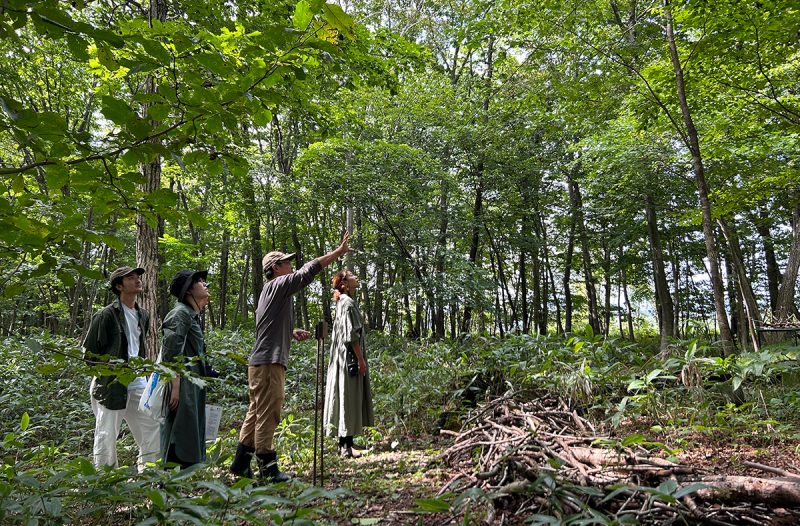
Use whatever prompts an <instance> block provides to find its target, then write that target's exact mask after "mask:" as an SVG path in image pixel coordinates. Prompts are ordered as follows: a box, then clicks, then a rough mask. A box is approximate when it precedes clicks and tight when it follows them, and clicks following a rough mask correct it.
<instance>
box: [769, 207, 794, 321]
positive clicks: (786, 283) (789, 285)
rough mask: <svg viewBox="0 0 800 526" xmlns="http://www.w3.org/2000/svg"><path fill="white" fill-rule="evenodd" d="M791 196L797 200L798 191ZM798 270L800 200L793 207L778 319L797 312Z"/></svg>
mask: <svg viewBox="0 0 800 526" xmlns="http://www.w3.org/2000/svg"><path fill="white" fill-rule="evenodd" d="M791 197H792V198H793V199H795V200H796V199H797V197H798V196H797V193H796V192H792V193H791ZM798 270H800V202H798V203H796V204H795V205H794V207H793V208H792V248H791V250H790V251H789V259H788V261H787V262H786V272H784V273H783V279H782V280H781V285H780V287H779V288H778V301H777V302H776V305H775V312H774V316H775V319H777V320H780V321H784V320H787V319H788V318H789V315H790V314H792V313H794V312H797V308H796V305H795V303H794V295H795V290H796V288H797V274H798Z"/></svg>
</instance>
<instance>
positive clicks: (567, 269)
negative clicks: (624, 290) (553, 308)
mask: <svg viewBox="0 0 800 526" xmlns="http://www.w3.org/2000/svg"><path fill="white" fill-rule="evenodd" d="M576 223H577V221H576V220H575V215H574V214H570V224H569V236H568V238H567V250H566V253H565V255H564V279H563V285H564V333H565V334H571V333H572V291H571V289H570V279H571V274H572V257H573V252H574V250H575V224H576Z"/></svg>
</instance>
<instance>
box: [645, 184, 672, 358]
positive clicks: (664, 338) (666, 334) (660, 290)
mask: <svg viewBox="0 0 800 526" xmlns="http://www.w3.org/2000/svg"><path fill="white" fill-rule="evenodd" d="M644 202H645V215H646V216H647V237H648V240H649V242H650V258H651V260H652V262H653V281H654V282H655V297H656V309H657V310H658V321H659V333H660V335H661V345H660V347H661V350H662V351H664V350H665V349H666V348H667V345H668V343H669V338H670V337H671V336H672V335H673V334H674V332H675V331H674V329H675V328H674V326H673V323H674V320H675V314H674V305H673V303H672V295H671V294H670V290H669V285H668V283H667V273H666V271H665V269H664V253H663V251H662V250H661V236H660V234H659V230H658V220H657V218H656V207H655V202H654V200H653V196H652V195H651V194H649V193H648V194H646V195H645V199H644Z"/></svg>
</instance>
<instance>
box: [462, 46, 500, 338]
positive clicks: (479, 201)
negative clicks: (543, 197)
mask: <svg viewBox="0 0 800 526" xmlns="http://www.w3.org/2000/svg"><path fill="white" fill-rule="evenodd" d="M494 43H495V42H494V37H490V38H489V43H488V48H487V53H486V79H485V80H486V89H487V94H486V96H485V97H484V99H483V113H482V114H481V120H482V121H483V122H484V123H485V122H486V121H487V120H488V113H489V102H490V100H491V90H492V85H491V83H492V76H493V74H494ZM484 163H485V155H484V153H483V152H480V153H479V154H478V161H477V163H476V164H475V168H474V171H473V175H474V180H475V201H474V204H473V206H472V235H471V236H470V244H469V262H470V263H472V264H473V265H475V264H476V263H477V261H478V249H479V247H480V231H481V225H482V223H483V217H482V216H483V171H484ZM471 320H472V308H471V307H470V306H469V305H467V306H465V307H464V317H463V319H462V321H461V332H462V333H466V332H469V327H470V322H471Z"/></svg>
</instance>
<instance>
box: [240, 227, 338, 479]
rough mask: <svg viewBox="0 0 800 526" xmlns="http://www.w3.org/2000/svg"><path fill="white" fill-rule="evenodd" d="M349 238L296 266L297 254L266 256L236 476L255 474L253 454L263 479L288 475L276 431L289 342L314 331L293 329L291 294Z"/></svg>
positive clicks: (279, 416)
mask: <svg viewBox="0 0 800 526" xmlns="http://www.w3.org/2000/svg"><path fill="white" fill-rule="evenodd" d="M348 239H349V234H347V233H345V234H344V236H343V237H342V242H341V244H340V245H339V246H338V247H337V248H336V249H334V250H332V251H331V252H328V253H327V254H325V255H323V256H319V257H318V258H316V259H312V260H311V261H309V262H308V263H306V264H305V265H303V266H302V267H300V268H299V269H298V270H294V271H293V270H292V260H293V259H294V256H295V255H294V254H284V253H283V252H270V253H269V254H267V255H266V256H264V259H263V261H262V265H263V267H264V274H265V275H266V277H267V282H266V283H265V284H264V288H263V289H262V291H261V296H260V297H259V299H258V308H257V309H256V343H255V345H254V347H253V351H252V352H251V353H250V359H249V360H248V367H247V383H248V388H249V395H250V405H249V406H248V408H247V415H246V416H245V419H244V422H243V423H242V428H241V430H240V431H239V445H238V446H237V448H236V455H235V456H234V458H233V461H232V462H231V466H230V470H231V472H232V473H234V474H235V475H238V476H247V477H250V476H252V471H251V469H250V463H251V460H252V458H253V456H254V455H255V457H256V463H257V464H258V467H259V478H260V479H261V480H262V481H265V482H283V481H286V480H288V479H289V476H288V475H287V474H286V473H284V472H282V471H281V470H280V469H278V453H277V452H276V451H275V449H274V447H273V436H274V434H275V429H276V428H277V427H278V423H279V422H280V418H281V404H282V403H283V399H284V384H285V382H286V366H287V365H288V363H289V344H290V341H291V339H292V338H294V339H295V340H298V341H302V340H305V339H307V338H308V337H309V336H311V334H310V333H309V332H308V331H306V330H303V329H295V328H294V323H293V322H294V320H293V319H292V296H293V295H294V294H296V293H297V292H300V290H301V289H303V288H304V287H306V286H308V284H309V283H311V281H313V279H314V276H316V275H317V274H319V272H320V271H321V270H322V269H323V268H324V267H327V266H328V265H330V264H331V262H332V261H334V260H336V259H337V258H339V257H340V256H342V255H344V254H346V253H347V252H349V251H350V245H349V244H348Z"/></svg>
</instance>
